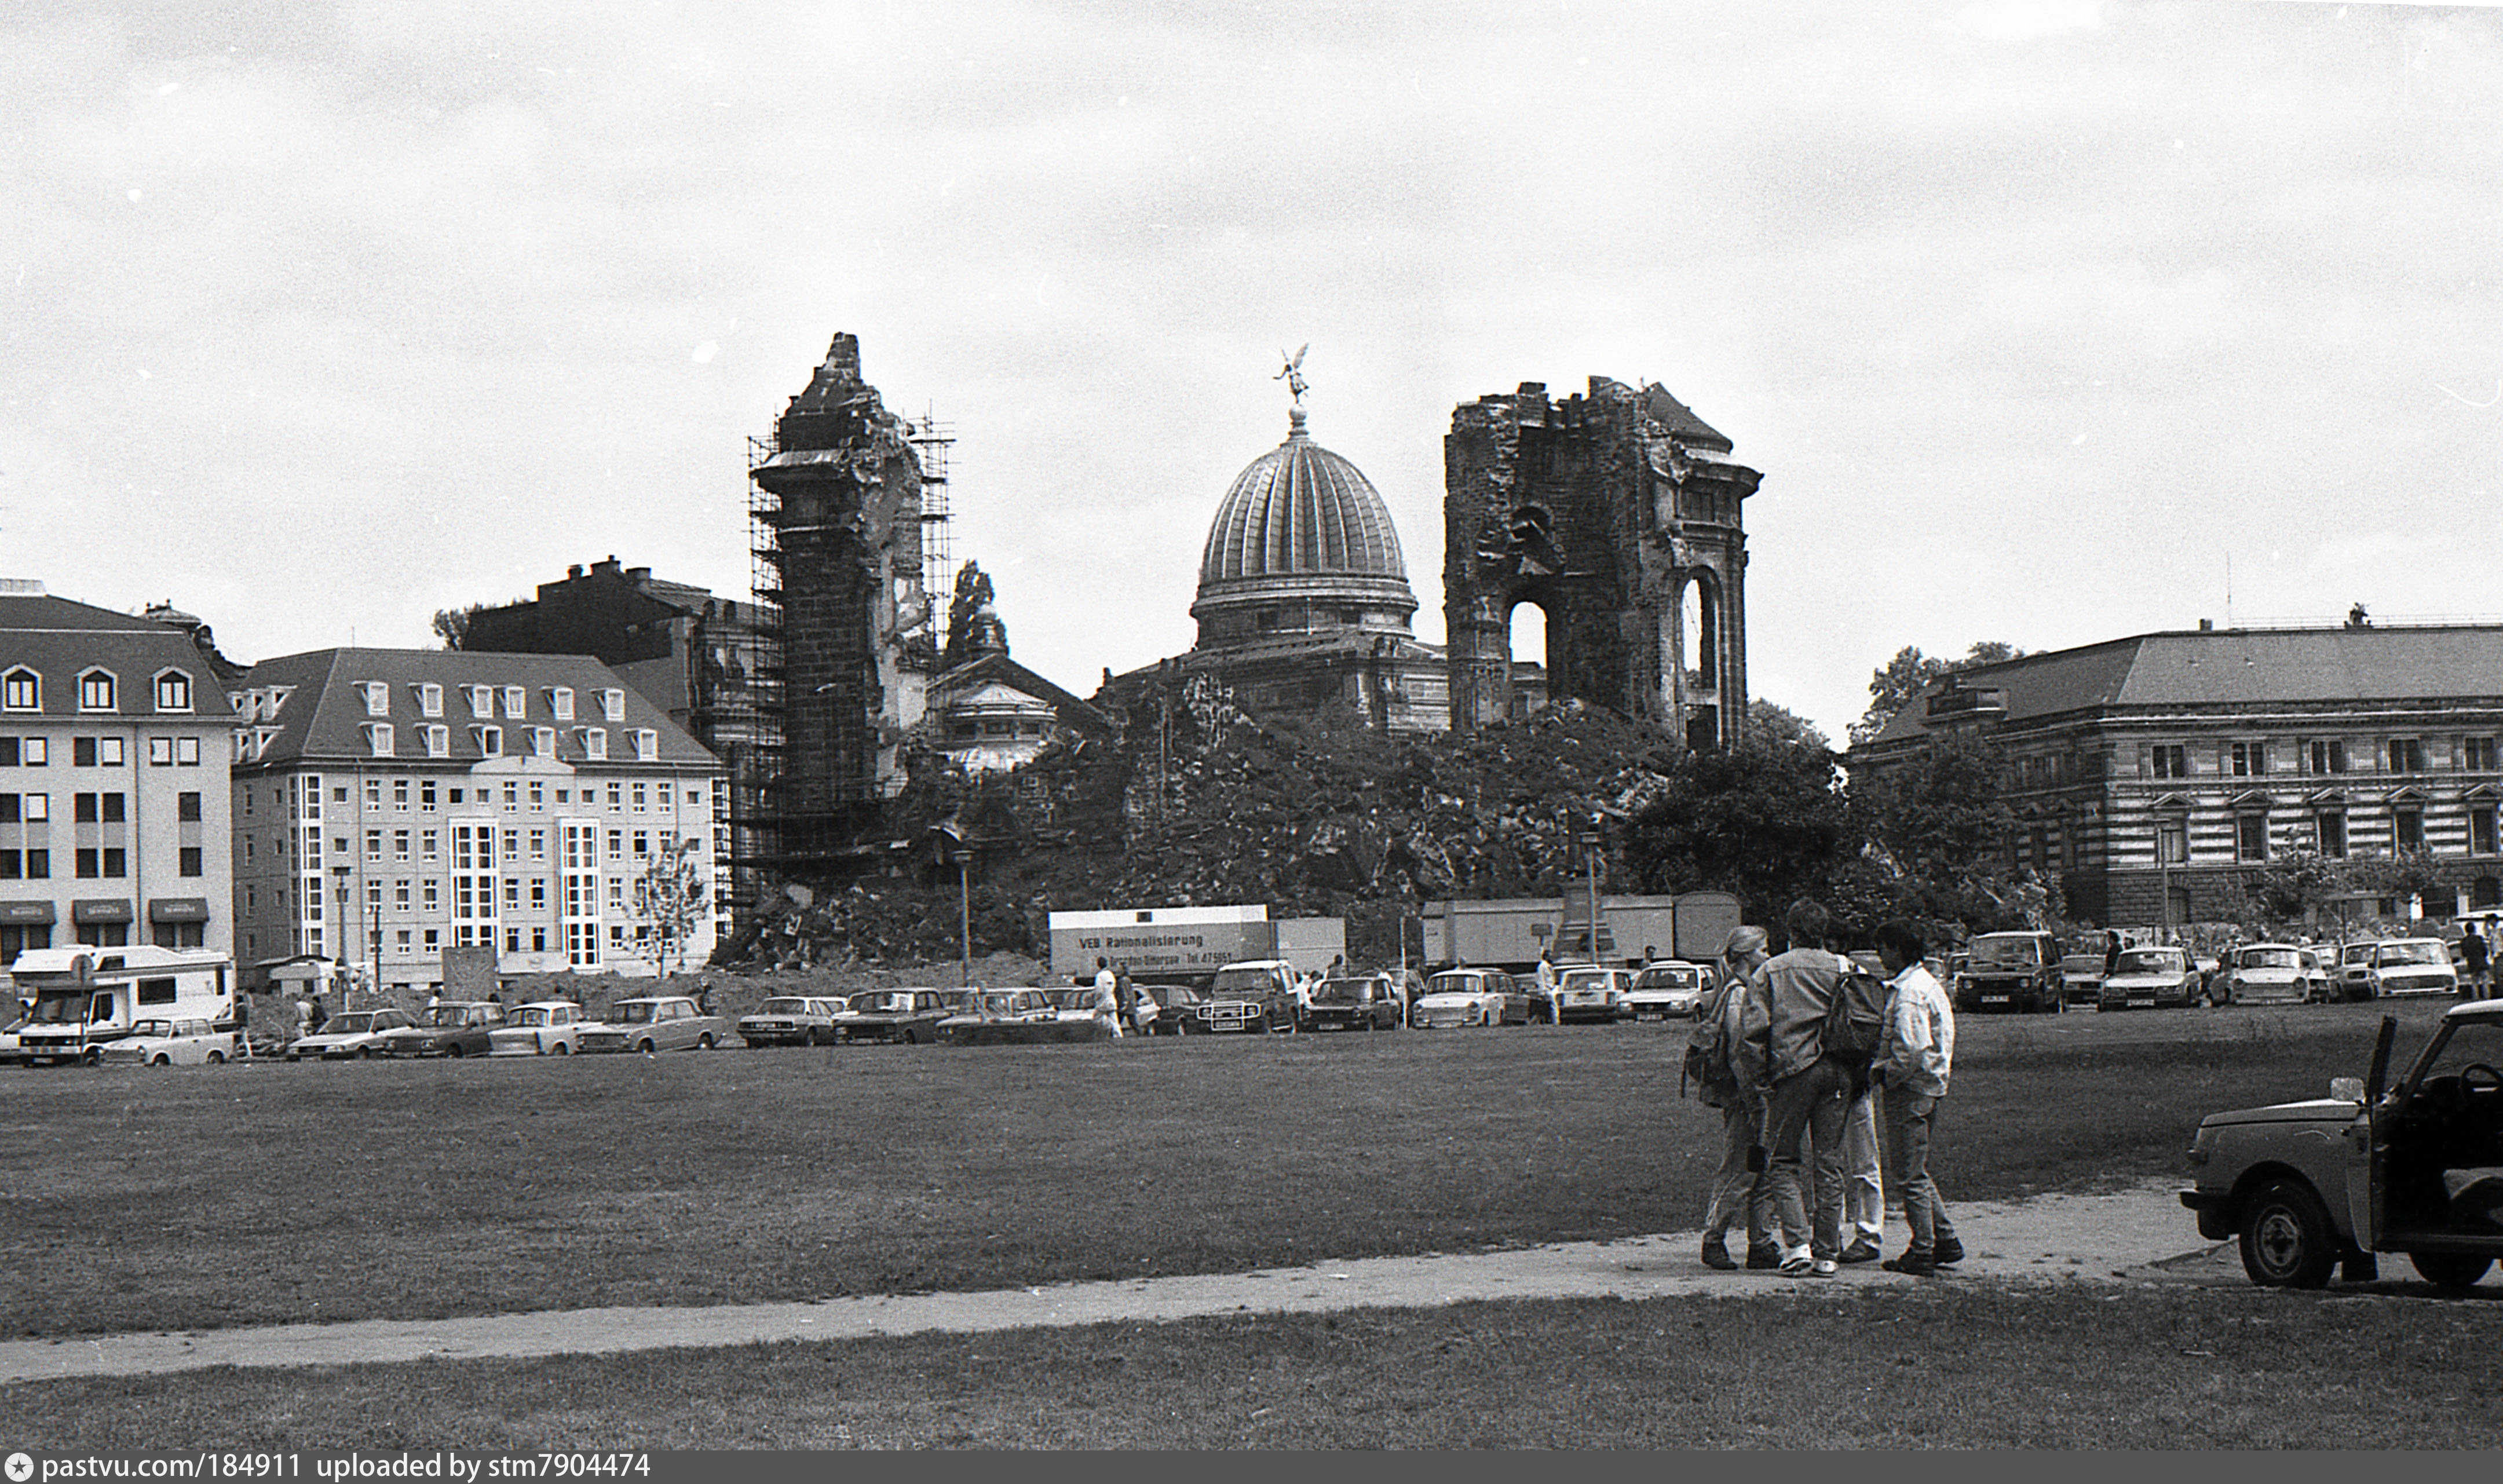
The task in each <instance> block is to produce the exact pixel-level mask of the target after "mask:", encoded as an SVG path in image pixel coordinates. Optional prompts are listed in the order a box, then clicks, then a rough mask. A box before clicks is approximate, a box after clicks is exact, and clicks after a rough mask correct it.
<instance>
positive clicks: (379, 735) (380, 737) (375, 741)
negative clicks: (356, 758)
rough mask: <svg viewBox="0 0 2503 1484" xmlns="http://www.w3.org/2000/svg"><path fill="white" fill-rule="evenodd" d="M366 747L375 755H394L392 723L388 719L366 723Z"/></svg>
mask: <svg viewBox="0 0 2503 1484" xmlns="http://www.w3.org/2000/svg"><path fill="white" fill-rule="evenodd" d="M365 747H366V750H367V751H368V752H369V753H370V754H371V755H373V756H375V757H389V756H391V755H392V724H391V723H390V722H388V721H369V722H366V723H365Z"/></svg>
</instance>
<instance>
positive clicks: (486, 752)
mask: <svg viewBox="0 0 2503 1484" xmlns="http://www.w3.org/2000/svg"><path fill="white" fill-rule="evenodd" d="M469 730H470V731H472V732H474V733H476V734H477V735H478V754H479V755H480V756H481V757H501V756H503V755H504V729H503V728H502V727H471V728H470V729H469Z"/></svg>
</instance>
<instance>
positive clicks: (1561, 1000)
mask: <svg viewBox="0 0 2503 1484" xmlns="http://www.w3.org/2000/svg"><path fill="white" fill-rule="evenodd" d="M1633 987H1634V976H1633V971H1632V970H1630V969H1602V968H1599V967H1597V966H1596V965H1583V964H1574V965H1572V966H1570V967H1568V968H1561V969H1559V970H1557V971H1556V998H1555V1001H1554V1003H1553V1005H1552V1007H1551V1008H1550V1010H1549V1012H1548V1018H1549V1019H1550V1020H1551V1021H1553V1022H1554V1023H1555V1024H1558V1025H1562V1024H1564V1023H1565V1022H1567V1021H1572V1022H1575V1023H1579V1024H1589V1023H1592V1022H1596V1023H1598V1024H1601V1025H1613V1024H1615V1023H1616V1022H1617V1021H1619V1020H1623V1019H1628V1018H1630V1015H1629V1011H1628V1010H1627V1008H1626V996H1627V995H1628V994H1629V993H1631V992H1632V990H1633Z"/></svg>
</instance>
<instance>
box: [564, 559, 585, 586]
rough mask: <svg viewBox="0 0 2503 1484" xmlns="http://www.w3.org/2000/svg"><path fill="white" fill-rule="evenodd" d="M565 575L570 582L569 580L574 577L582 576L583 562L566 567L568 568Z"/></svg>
mask: <svg viewBox="0 0 2503 1484" xmlns="http://www.w3.org/2000/svg"><path fill="white" fill-rule="evenodd" d="M565 575H566V581H568V582H569V581H572V580H573V579H575V578H577V577H580V576H581V575H582V564H581V563H579V562H576V563H574V564H573V565H572V566H571V567H568V568H566V569H565Z"/></svg>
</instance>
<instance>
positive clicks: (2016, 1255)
mask: <svg viewBox="0 0 2503 1484" xmlns="http://www.w3.org/2000/svg"><path fill="white" fill-rule="evenodd" d="M2179 1188H2180V1183H2179V1182H2178V1181H2172V1180H2168V1181H2163V1182H2158V1183H2150V1184H2148V1185H2145V1186H2142V1187H2139V1188H2136V1189H2133V1190H2127V1191H2118V1192H2115V1193H2112V1194H2106V1195H2045V1196H2041V1197H2040V1198H2037V1199H2034V1200H2028V1201H2022V1202H2015V1203H2004V1204H2003V1203H1991V1202H1971V1203H1959V1204H1957V1205H1956V1206H1955V1207H1954V1208H1953V1212H1954V1216H1955V1220H1956V1225H1957V1228H1958V1231H1959V1233H1960V1234H1961V1236H1962V1238H1963V1240H1964V1244H1965V1248H1966V1251H1967V1252H1968V1254H1969V1256H1968V1257H1967V1258H1966V1260H1965V1261H1964V1262H1963V1263H1962V1264H1961V1265H1960V1267H1959V1269H1958V1272H1959V1276H1957V1277H1953V1278H1940V1279H1936V1280H1929V1281H1937V1282H1964V1281H1970V1280H1972V1279H1991V1278H1995V1279H2011V1280H2032V1281H2055V1282H2056V1281H2088V1282H2104V1283H2109V1282H2115V1281H2121V1282H2133V1283H2149V1282H2176V1283H2178V1282H2205V1281H2212V1280H2214V1281H2229V1282H2233V1283H2237V1284H2239V1283H2241V1282H2242V1281H2243V1277H2242V1270H2241V1268H2240V1266H2239V1265H2238V1264H2237V1263H2235V1262H2234V1261H2233V1260H2231V1258H2230V1256H2229V1255H2230V1253H2231V1250H2232V1249H2231V1244H2226V1245H2225V1246H2224V1247H2222V1248H2219V1247H2216V1246H2213V1245H2212V1244H2210V1243H2207V1242H2204V1241H2202V1240H2201V1239H2200V1237H2199V1233H2198V1227H2197V1226H2196V1225H2195V1224H2194V1223H2193V1221H2192V1219H2191V1216H2190V1214H2189V1213H2188V1212H2187V1211H2184V1210H2183V1209H2182V1208H2181V1205H2180V1203H2179V1201H2178V1200H2177V1198H2176V1194H2175V1192H2176V1191H2178V1190H2179ZM1894 1230H1895V1235H1897V1236H1898V1237H1900V1235H1901V1228H1900V1226H1898V1227H1896V1228H1895V1229H1894ZM1696 1252H1697V1233H1695V1232H1692V1231H1686V1232H1676V1233H1669V1234H1663V1235H1658V1236H1644V1237H1632V1238H1628V1239H1624V1240H1620V1241H1613V1242H1566V1243H1560V1244H1556V1245H1553V1246H1547V1247H1537V1248H1526V1249H1517V1250H1512V1251H1505V1252H1492V1253H1472V1254H1463V1255H1458V1256H1436V1257H1422V1258H1366V1259H1362V1260H1350V1261H1344V1262H1320V1263H1316V1264H1314V1265H1313V1266H1310V1267H1296V1268H1279V1269H1270V1270H1264V1271H1261V1272H1254V1273H1233V1274H1213V1275H1205V1276H1198V1277H1178V1278H1147V1279H1137V1280H1129V1281H1119V1282H1109V1283H1065V1284H1055V1285H1053V1286H1051V1287H1049V1288H1039V1289H1004V1290H999V1291H996V1292H990V1293H975V1294H884V1295H873V1296H868V1297H859V1298H834V1299H825V1300H820V1301H816V1302H805V1303H767V1304H737V1305H722V1306H718V1307H708V1308H688V1309H566V1310H551V1311H547V1312H543V1313H534V1314H496V1315H488V1316H484V1317H481V1318H473V1319H441V1320H363V1321H358V1322H354V1323H348V1324H329V1325H272V1326H268V1327H265V1328H259V1329H210V1330H198V1331H192V1332H188V1333H179V1334H115V1335H100V1336H93V1337H88V1338H81V1339H61V1340H14V1341H8V1342H0V1383H6V1382H17V1381H38V1380H50V1379H53V1378H57V1377H64V1376H100V1375H141V1374H149V1373H154V1372H162V1371H177V1370H191V1369H197V1368H200V1367H204V1366H211V1365H241V1366H289V1365H339V1364H347V1363H352V1362H359V1361H386V1362H388V1361H414V1360H420V1359H425V1358H428V1357H432V1358H436V1359H455V1360H457V1359H467V1358H470V1357H483V1356H494V1357H526V1356H545V1355H596V1354H611V1353H615V1352H619V1351H629V1350H655V1349H664V1348H668V1347H670V1346H686V1345H744V1344H753V1343H758V1342H767V1341H776V1340H795V1339H798V1340H823V1339H856V1338H861V1337H864V1336H869V1335H879V1334H913V1333H919V1332H923V1331H928V1330H951V1331H958V1332H973V1331H979V1330H989V1329H1026V1328H1033V1327H1041V1326H1055V1325H1091V1324H1099V1323H1103V1322H1105V1321H1111V1320H1130V1321H1159V1320H1173V1319H1188V1318H1194V1317H1199V1316H1206V1315H1222V1314H1237V1313H1245V1312H1255V1313H1276V1312H1287V1313H1317V1312H1322V1311H1327V1310H1339V1309H1355V1308H1407V1307H1419V1306H1423V1305H1430V1304H1444V1303H1457V1302H1459V1301H1462V1300H1465V1299H1472V1298H1573V1297H1607V1296H1616V1297H1624V1298H1654V1297H1660V1296H1663V1295H1667V1294H1695V1295H1703V1296H1713V1297H1729V1296H1734V1295H1745V1294H1767V1293H1787V1292H1798V1291H1800V1290H1803V1289H1808V1288H1826V1287H1831V1286H1833V1285H1834V1284H1836V1283H1844V1284H1854V1285H1857V1284H1867V1283H1912V1282H1919V1281H1923V1280H1918V1279H1910V1278H1904V1277H1902V1276H1899V1275H1897V1274H1894V1273H1887V1272H1881V1271H1879V1270H1878V1269H1877V1268H1876V1267H1875V1266H1874V1265H1873V1264H1872V1265H1869V1266H1865V1267H1846V1268H1844V1269H1843V1270H1842V1275H1841V1276H1840V1277H1839V1278H1825V1279H1816V1278H1784V1277H1782V1276H1781V1275H1780V1274H1778V1273H1767V1272H1748V1271H1744V1270H1741V1271H1739V1272H1734V1273H1716V1272H1712V1271H1710V1270H1709V1269H1707V1268H1705V1267H1704V1266H1703V1264H1702V1263H1701V1262H1700V1261H1699V1260H1697V1256H1696ZM2158 1264H2161V1266H2158Z"/></svg>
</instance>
